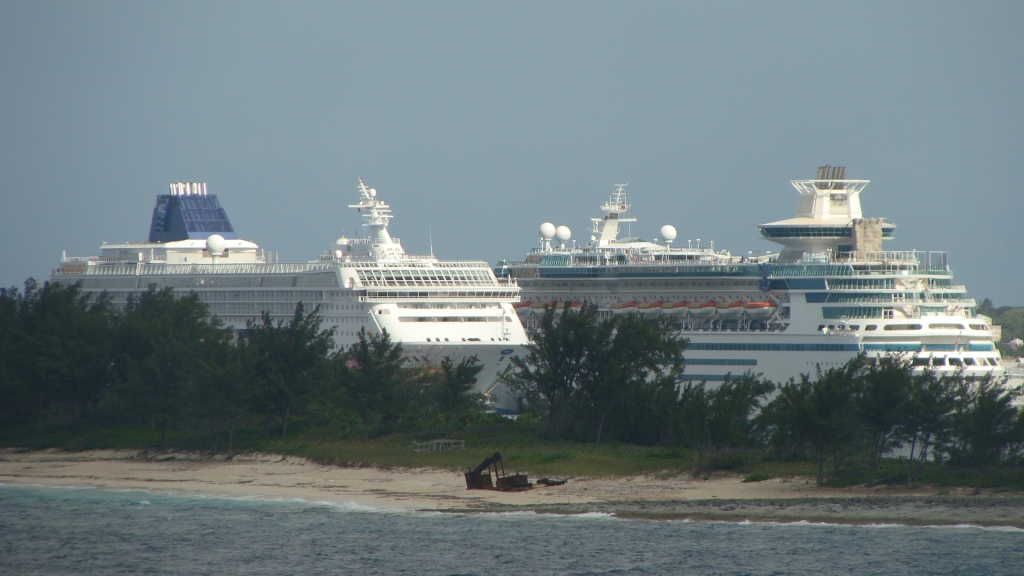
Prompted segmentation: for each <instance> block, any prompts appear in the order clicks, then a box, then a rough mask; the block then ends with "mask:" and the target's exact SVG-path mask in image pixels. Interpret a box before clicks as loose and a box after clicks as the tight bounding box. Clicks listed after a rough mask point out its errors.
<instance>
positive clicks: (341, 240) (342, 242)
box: [334, 236, 352, 246]
mask: <svg viewBox="0 0 1024 576" xmlns="http://www.w3.org/2000/svg"><path fill="white" fill-rule="evenodd" d="M351 243H352V241H351V240H349V239H348V238H345V237H344V236H342V237H341V238H338V239H337V240H335V241H334V245H335V246H348V245H349V244H351Z"/></svg>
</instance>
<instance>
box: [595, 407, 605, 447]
mask: <svg viewBox="0 0 1024 576" xmlns="http://www.w3.org/2000/svg"><path fill="white" fill-rule="evenodd" d="M607 417H608V413H607V412H605V413H604V414H601V419H600V420H598V421H597V441H596V442H595V444H600V443H601V431H602V430H604V421H605V419H606V418H607Z"/></svg>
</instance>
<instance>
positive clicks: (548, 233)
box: [540, 222, 555, 240]
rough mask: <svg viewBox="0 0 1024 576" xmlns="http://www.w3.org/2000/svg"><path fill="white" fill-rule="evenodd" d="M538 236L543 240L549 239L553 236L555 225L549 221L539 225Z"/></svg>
mask: <svg viewBox="0 0 1024 576" xmlns="http://www.w3.org/2000/svg"><path fill="white" fill-rule="evenodd" d="M540 237H541V238H544V239H545V240H550V239H552V238H554V237H555V225H554V224H552V223H551V222H545V223H543V224H541V225H540Z"/></svg>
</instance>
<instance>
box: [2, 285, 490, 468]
mask: <svg viewBox="0 0 1024 576" xmlns="http://www.w3.org/2000/svg"><path fill="white" fill-rule="evenodd" d="M481 370H482V366H481V365H480V364H479V362H478V361H477V359H476V358H474V357H471V358H467V359H464V360H462V361H460V362H455V361H453V360H451V359H450V358H444V359H442V360H441V361H440V362H439V363H438V364H437V365H436V366H427V367H420V368H411V367H408V366H406V365H405V364H404V361H403V359H402V352H401V346H400V345H399V344H396V343H393V342H392V341H391V340H390V338H389V336H388V335H387V334H383V335H373V334H367V333H366V332H365V331H363V332H361V333H360V335H359V339H358V342H356V343H355V344H354V345H352V346H350V347H348V348H347V349H341V350H335V343H334V338H333V330H326V329H323V328H322V327H321V319H320V316H319V314H318V309H314V310H307V309H306V308H305V306H304V305H303V304H301V303H300V304H299V305H298V306H297V308H296V310H295V312H294V314H293V315H292V317H291V318H289V319H287V320H278V321H274V320H272V319H271V318H270V316H269V315H267V314H264V315H263V316H262V317H261V318H260V319H259V320H258V321H255V322H249V323H248V324H247V326H246V328H245V329H244V330H239V331H238V333H235V332H234V331H232V330H231V329H229V328H226V327H225V326H223V324H222V323H221V321H220V320H218V319H217V318H216V317H211V316H210V315H209V309H208V307H207V305H206V304H204V303H203V302H202V301H200V300H199V298H198V296H196V295H195V294H189V295H184V296H182V295H180V294H178V295H176V294H174V293H173V292H172V291H171V290H170V289H164V290H156V289H155V288H152V287H151V288H150V289H149V290H148V291H146V292H144V293H142V294H140V295H138V296H137V297H135V296H133V297H131V298H129V300H128V302H127V304H126V305H125V306H123V307H117V306H114V305H113V304H112V303H111V299H110V297H109V296H108V295H107V294H102V295H100V296H98V297H90V296H89V295H87V294H84V293H82V291H81V288H80V286H79V285H77V284H76V285H64V284H52V283H44V284H42V285H41V286H40V285H38V284H37V283H36V282H34V281H32V280H29V281H28V282H26V284H25V289H24V290H18V289H16V288H11V289H2V290H0V431H3V430H4V429H8V430H9V429H11V428H12V427H15V426H32V425H34V426H37V427H46V426H55V425H64V426H71V427H80V426H84V425H90V426H93V427H95V426H123V425H141V426H148V427H150V428H151V429H152V430H154V431H159V432H160V435H161V445H163V444H165V443H166V440H167V432H168V430H169V429H177V430H182V429H185V430H192V431H196V430H208V431H209V432H210V434H211V442H212V445H213V448H214V450H216V449H217V443H218V442H219V439H220V438H221V437H222V435H226V436H227V440H228V452H229V454H230V453H231V452H232V449H233V441H234V433H235V430H236V429H238V428H240V427H244V428H249V429H257V430H260V429H262V432H263V434H264V436H268V435H270V434H271V433H274V434H277V433H280V435H281V436H286V435H287V434H288V426H289V422H291V421H294V419H295V418H300V419H302V420H303V421H304V422H307V423H310V424H312V425H315V426H326V427H334V428H339V427H340V428H354V429H357V430H358V431H359V432H360V433H361V434H360V435H361V436H363V437H364V438H368V437H370V436H372V435H376V434H379V433H382V432H386V431H390V430H400V429H401V430H407V429H418V430H422V429H429V428H438V429H443V430H445V433H446V434H447V433H448V432H449V431H450V430H451V428H452V427H453V426H457V425H459V423H460V422H464V421H465V420H466V419H467V418H472V417H474V416H477V415H479V414H480V413H482V411H483V409H484V406H483V404H482V402H481V398H480V396H479V395H478V394H473V393H472V388H473V384H474V383H475V382H476V377H477V375H478V374H479V372H480V371H481Z"/></svg>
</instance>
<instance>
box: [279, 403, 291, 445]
mask: <svg viewBox="0 0 1024 576" xmlns="http://www.w3.org/2000/svg"><path fill="white" fill-rule="evenodd" d="M290 411H291V408H290V407H289V408H285V409H284V427H283V428H281V438H287V437H288V413H289V412H290Z"/></svg>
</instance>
